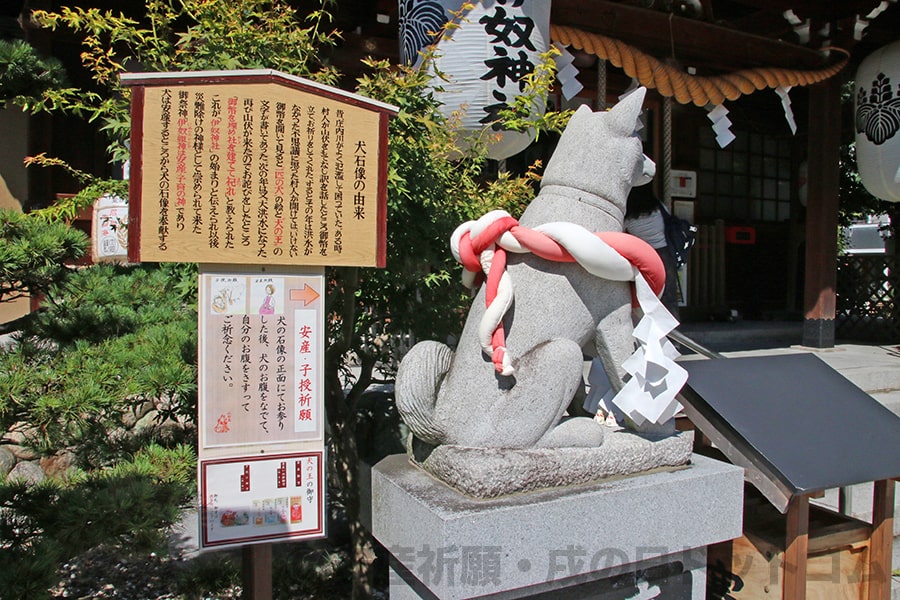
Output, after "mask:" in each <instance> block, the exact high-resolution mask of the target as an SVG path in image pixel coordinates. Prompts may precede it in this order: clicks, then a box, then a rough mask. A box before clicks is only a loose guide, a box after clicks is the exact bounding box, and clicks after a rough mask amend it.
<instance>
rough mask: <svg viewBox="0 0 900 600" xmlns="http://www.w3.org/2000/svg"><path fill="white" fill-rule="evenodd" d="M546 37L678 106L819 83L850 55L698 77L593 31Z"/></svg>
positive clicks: (555, 28) (554, 30)
mask: <svg viewBox="0 0 900 600" xmlns="http://www.w3.org/2000/svg"><path fill="white" fill-rule="evenodd" d="M550 37H551V39H553V41H554V42H558V43H560V44H564V45H566V46H574V47H575V48H577V49H579V50H584V51H585V52H589V53H591V54H594V55H596V56H598V57H599V58H602V59H604V60H608V61H610V62H611V63H612V64H613V65H615V66H616V67H619V68H621V69H623V70H624V71H625V74H626V75H628V76H629V77H633V78H635V79H637V80H638V81H639V82H640V83H641V85H644V86H646V87H648V88H654V89H656V90H657V91H659V93H660V94H661V95H663V96H665V97H667V98H675V100H676V101H677V102H678V103H679V104H689V103H691V102H693V103H694V104H695V105H697V106H706V105H707V104H710V103H712V104H722V103H723V102H724V101H725V100H737V99H738V98H739V97H740V96H741V95H743V94H752V93H753V92H755V91H758V90H762V89H765V88H773V89H774V88H777V87H786V86H796V85H812V84H814V83H819V82H820V81H825V80H826V79H828V78H829V77H831V76H833V75H835V74H836V73H838V72H839V71H840V70H841V69H843V68H844V66H845V65H846V64H847V57H849V53H848V52H847V51H846V50H844V49H843V48H836V47H831V48H827V50H835V51H838V52H842V53H844V54H845V55H846V56H847V57H845V58H844V59H842V60H841V61H840V62H837V63H835V64H833V65H831V66H829V67H824V68H822V69H817V70H814V71H803V70H799V69H781V68H756V69H743V70H740V71H735V72H734V73H728V74H726V75H713V76H709V77H703V76H699V75H690V74H688V73H684V72H683V71H680V70H678V69H676V68H674V67H672V66H670V65H667V64H665V63H663V62H660V61H659V60H657V59H656V58H653V57H652V56H650V55H649V54H645V53H643V52H641V51H640V50H638V49H637V48H634V47H633V46H629V45H628V44H626V43H624V42H621V41H619V40H616V39H613V38H610V37H606V36H604V35H600V34H598V33H589V32H587V31H582V30H580V29H576V28H574V27H567V26H564V25H551V26H550Z"/></svg>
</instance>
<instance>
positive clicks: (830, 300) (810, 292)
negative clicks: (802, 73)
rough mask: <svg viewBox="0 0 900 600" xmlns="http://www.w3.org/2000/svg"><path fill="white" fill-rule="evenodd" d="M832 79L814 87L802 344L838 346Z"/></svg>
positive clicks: (837, 139)
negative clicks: (835, 327)
mask: <svg viewBox="0 0 900 600" xmlns="http://www.w3.org/2000/svg"><path fill="white" fill-rule="evenodd" d="M838 79H839V78H837V77H832V78H831V79H828V80H826V81H824V82H822V83H819V84H816V85H813V86H810V88H809V140H808V150H807V152H808V154H809V158H808V164H809V184H808V186H809V187H808V189H809V193H808V200H807V209H806V211H807V212H806V281H805V287H804V300H803V309H804V313H805V320H804V322H803V345H804V346H810V347H813V348H832V347H834V316H835V287H836V284H837V224H838V221H837V215H838V197H839V189H840V169H839V168H838V166H839V162H840V143H841V88H840V81H839V80H838Z"/></svg>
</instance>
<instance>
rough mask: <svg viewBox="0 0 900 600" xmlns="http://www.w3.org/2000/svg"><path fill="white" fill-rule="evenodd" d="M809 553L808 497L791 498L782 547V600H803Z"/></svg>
mask: <svg viewBox="0 0 900 600" xmlns="http://www.w3.org/2000/svg"><path fill="white" fill-rule="evenodd" d="M808 552H809V496H795V497H793V498H791V502H790V504H789V505H788V513H787V533H786V537H785V547H784V566H783V569H784V585H783V587H782V590H783V592H782V598H783V600H805V598H806V561H807V554H808Z"/></svg>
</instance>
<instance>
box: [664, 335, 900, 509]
mask: <svg viewBox="0 0 900 600" xmlns="http://www.w3.org/2000/svg"><path fill="white" fill-rule="evenodd" d="M679 364H681V365H682V366H683V367H684V368H685V369H687V371H688V374H689V376H688V382H687V386H686V387H685V388H684V389H683V390H682V398H683V400H684V402H683V403H684V410H685V413H686V414H687V415H688V417H689V418H690V419H691V421H692V422H693V423H694V424H695V425H696V426H697V427H698V428H699V429H700V430H701V431H702V432H703V433H704V434H705V435H706V436H707V437H709V438H710V439H711V440H712V441H713V443H715V445H716V447H717V448H719V449H720V450H721V451H722V452H723V453H724V454H725V456H727V457H728V459H729V460H730V461H731V462H733V463H734V464H737V465H740V466H742V467H744V468H745V469H746V470H747V480H748V481H749V482H750V483H752V484H753V485H754V487H756V488H757V489H758V490H759V491H760V492H761V493H762V494H763V495H765V496H766V498H768V500H769V501H770V502H771V503H772V504H773V505H774V506H775V507H776V508H778V509H779V510H780V511H782V512H785V511H786V510H787V508H788V504H789V502H790V500H791V499H792V498H793V497H795V496H799V495H805V494H811V493H814V492H819V491H823V490H827V489H831V488H837V487H842V486H848V485H854V484H857V483H865V482H870V481H879V480H884V479H893V478H895V477H898V476H900V418H898V417H897V415H895V414H893V413H892V412H891V411H890V410H888V409H887V408H885V407H884V406H882V405H881V404H879V403H878V401H877V400H875V399H874V398H872V397H871V396H870V395H869V394H867V393H865V392H864V391H863V390H861V389H860V388H859V387H857V386H856V385H854V384H853V383H852V382H851V381H850V380H848V379H846V378H845V377H844V376H843V375H841V374H840V373H838V372H837V371H835V370H834V369H833V368H831V367H830V366H829V365H828V364H826V363H825V362H823V361H822V360H821V359H819V358H818V357H817V356H815V355H814V354H803V353H801V354H788V355H777V356H774V355H773V356H750V357H740V358H729V359H727V360H689V361H682V362H680V363H679Z"/></svg>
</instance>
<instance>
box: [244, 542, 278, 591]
mask: <svg viewBox="0 0 900 600" xmlns="http://www.w3.org/2000/svg"><path fill="white" fill-rule="evenodd" d="M241 571H242V575H243V577H242V582H243V591H242V592H241V598H243V599H244V600H272V544H250V545H247V546H244V547H242V548H241Z"/></svg>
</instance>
